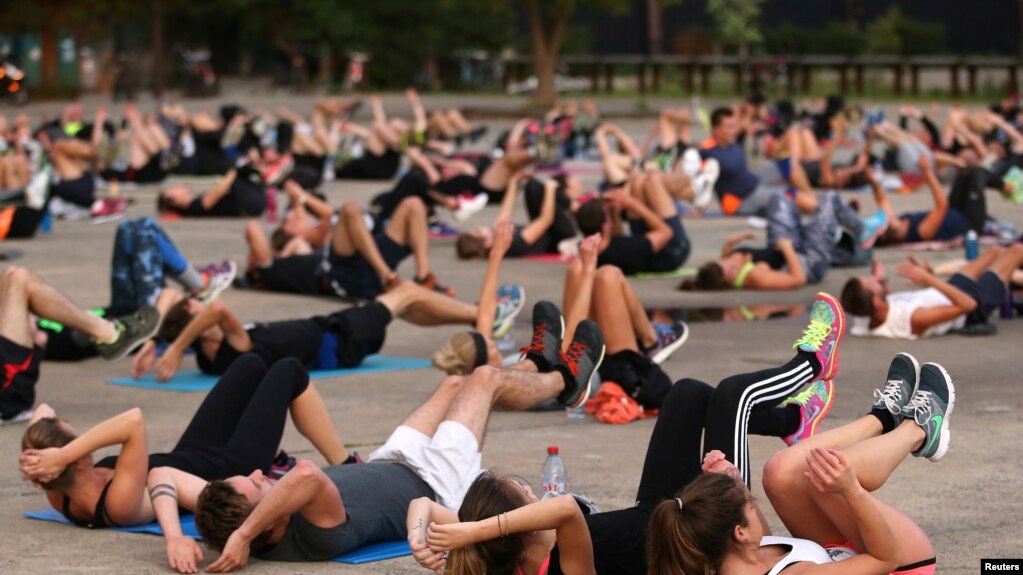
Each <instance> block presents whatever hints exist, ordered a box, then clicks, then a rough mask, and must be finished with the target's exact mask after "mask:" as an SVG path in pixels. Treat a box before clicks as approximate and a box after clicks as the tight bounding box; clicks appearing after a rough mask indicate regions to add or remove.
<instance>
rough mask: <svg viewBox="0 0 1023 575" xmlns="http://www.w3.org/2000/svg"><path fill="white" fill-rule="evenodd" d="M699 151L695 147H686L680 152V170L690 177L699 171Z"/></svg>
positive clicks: (693, 176)
mask: <svg viewBox="0 0 1023 575" xmlns="http://www.w3.org/2000/svg"><path fill="white" fill-rule="evenodd" d="M700 164H701V161H700V152H698V151H697V150H696V148H686V151H685V152H683V153H682V172H684V173H685V174H686V175H687V176H689V177H690V178H695V177H696V175H697V174H698V173H699V172H700Z"/></svg>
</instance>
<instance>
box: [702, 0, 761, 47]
mask: <svg viewBox="0 0 1023 575" xmlns="http://www.w3.org/2000/svg"><path fill="white" fill-rule="evenodd" d="M763 3H764V0H707V12H708V13H709V14H710V16H711V18H713V19H714V24H715V26H716V27H717V31H718V35H719V36H720V37H721V40H723V41H725V42H734V43H736V44H738V46H739V55H740V56H741V57H743V58H745V57H746V56H748V55H749V45H750V44H758V43H760V42H763V40H764V37H763V35H762V34H761V33H760V5H761V4H763Z"/></svg>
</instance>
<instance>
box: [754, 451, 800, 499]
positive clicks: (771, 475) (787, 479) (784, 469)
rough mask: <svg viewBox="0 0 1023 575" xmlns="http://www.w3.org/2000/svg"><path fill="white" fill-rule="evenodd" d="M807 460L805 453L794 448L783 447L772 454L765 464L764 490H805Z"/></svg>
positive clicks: (775, 491)
mask: <svg viewBox="0 0 1023 575" xmlns="http://www.w3.org/2000/svg"><path fill="white" fill-rule="evenodd" d="M805 460H806V457H805V455H804V454H803V453H802V452H799V451H797V450H794V449H783V450H781V451H779V452H777V453H775V454H774V455H772V456H771V457H770V458H769V459H768V460H767V463H765V464H764V473H763V477H764V478H763V484H764V491H766V492H767V493H768V494H771V493H789V492H792V491H794V490H803V489H804V488H805V485H806V478H805V477H803V471H804V468H805Z"/></svg>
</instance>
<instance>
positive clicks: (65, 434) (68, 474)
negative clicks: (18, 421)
mask: <svg viewBox="0 0 1023 575" xmlns="http://www.w3.org/2000/svg"><path fill="white" fill-rule="evenodd" d="M75 437H76V436H75V435H74V434H73V433H71V432H70V431H68V430H67V429H65V428H64V427H62V426H61V425H60V420H58V419H57V418H55V417H44V418H42V419H40V420H38V421H36V422H35V423H33V424H32V425H30V426H28V429H26V430H25V433H24V435H22V436H21V450H22V451H24V450H26V449H47V448H50V447H64V446H65V445H67V444H68V443H71V442H72V441H74V439H75ZM74 482H75V477H74V470H73V469H72V467H71V466H70V465H69V466H67V467H65V468H64V471H62V472H61V473H60V475H58V476H57V477H55V478H54V479H52V480H50V481H47V482H46V483H41V484H40V485H42V486H43V489H48V490H53V491H64V490H67V489H68V488H70V487H71V485H72V484H73V483H74Z"/></svg>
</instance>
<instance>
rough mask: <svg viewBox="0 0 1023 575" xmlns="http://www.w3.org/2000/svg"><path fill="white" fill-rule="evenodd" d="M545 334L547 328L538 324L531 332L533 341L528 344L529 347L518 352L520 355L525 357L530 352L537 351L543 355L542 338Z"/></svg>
mask: <svg viewBox="0 0 1023 575" xmlns="http://www.w3.org/2000/svg"><path fill="white" fill-rule="evenodd" d="M546 333H547V326H546V325H544V324H540V325H538V326H536V329H534V330H533V341H531V342H529V345H527V346H526V347H523V348H522V349H520V350H519V352H520V353H522V355H526V354H527V353H529V352H531V351H538V352H540V353H543V338H544V335H545V334H546Z"/></svg>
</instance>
